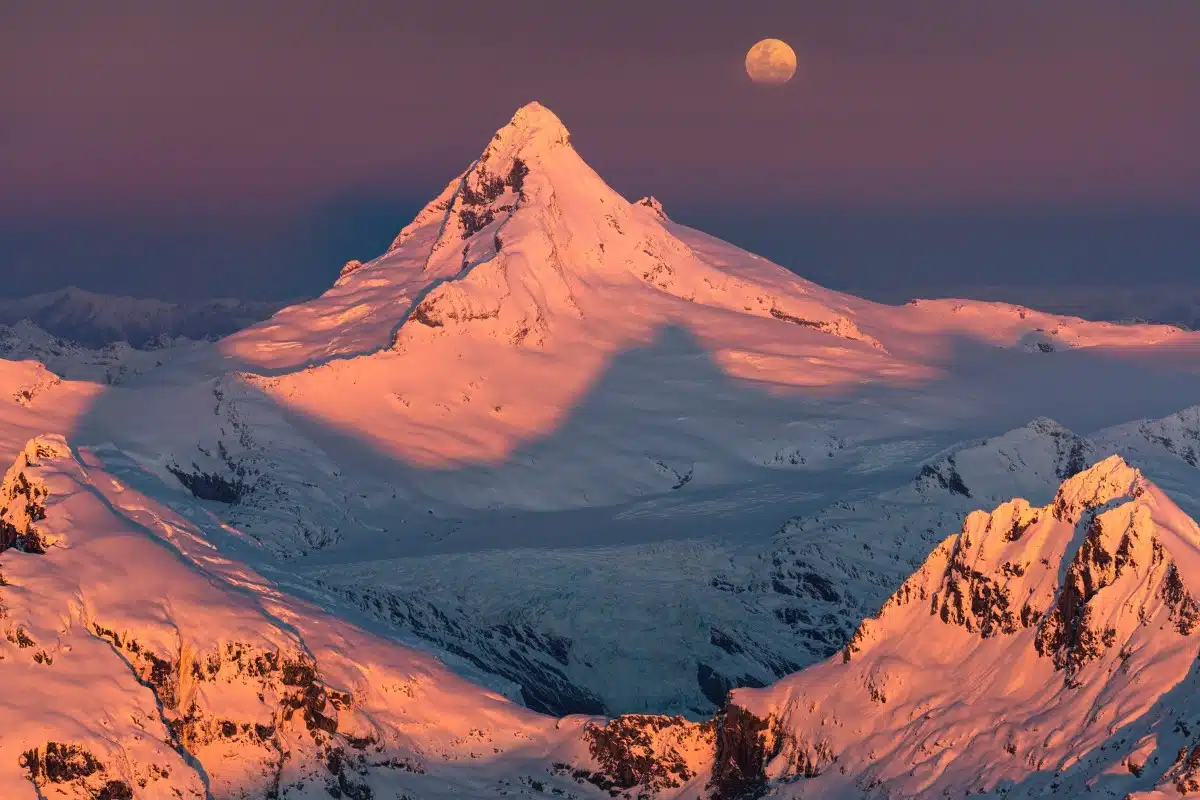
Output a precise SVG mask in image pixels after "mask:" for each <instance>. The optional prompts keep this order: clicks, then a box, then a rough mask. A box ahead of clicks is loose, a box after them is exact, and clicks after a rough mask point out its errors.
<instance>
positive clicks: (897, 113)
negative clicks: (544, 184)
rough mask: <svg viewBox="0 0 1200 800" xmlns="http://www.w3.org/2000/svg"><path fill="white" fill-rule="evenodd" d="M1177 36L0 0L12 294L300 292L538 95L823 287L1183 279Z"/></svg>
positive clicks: (975, 17) (870, 21)
mask: <svg viewBox="0 0 1200 800" xmlns="http://www.w3.org/2000/svg"><path fill="white" fill-rule="evenodd" d="M766 37H775V38H780V39H784V40H785V41H788V42H789V43H790V44H791V45H792V46H793V47H794V48H795V50H796V52H797V54H798V60H799V70H798V72H797V76H796V78H795V79H793V81H792V82H790V83H789V84H787V85H785V86H761V85H756V84H753V83H751V82H750V81H749V80H748V79H747V78H746V75H745V73H744V70H743V58H744V55H745V52H746V50H747V49H748V48H749V47H750V46H751V45H752V44H753V43H754V42H755V41H757V40H758V39H761V38H766ZM1197 42H1200V2H1196V0H1006V2H1003V3H992V2H983V1H982V0H980V1H979V2H974V1H971V0H905V2H903V3H897V2H895V0H838V2H826V1H825V0H821V1H820V2H817V0H811V1H810V0H781V1H780V2H766V1H759V2H755V1H754V0H743V2H737V3H734V2H729V1H728V0H722V1H721V2H714V1H713V0H686V1H685V0H654V2H646V1H645V0H638V1H637V2H628V0H608V2H605V3H561V2H554V1H553V0H541V1H540V2H531V1H529V0H506V2H504V3H495V2H476V1H475V0H460V1H459V2H456V3H442V2H425V3H423V4H418V3H417V2H415V0H405V1H404V2H393V1H389V2H382V1H381V2H365V1H361V0H357V1H356V0H346V2H341V3H330V2H326V1H325V0H320V1H319V2H318V1H317V0H289V2H286V3H284V2H276V1H274V0H272V1H268V0H237V1H236V2H232V1H230V0H208V1H207V2H205V3H161V2H126V1H125V0H110V1H109V2H105V3H78V2H73V0H0V275H3V276H4V280H3V285H2V287H0V293H3V294H10V295H13V294H22V293H28V292H33V291H42V290H48V289H53V288H58V287H60V286H63V285H65V284H68V283H73V284H75V285H79V286H83V287H84V288H89V289H93V290H100V291H112V292H119V293H129V294H138V295H153V296H161V297H166V298H169V299H185V298H192V297H204V296H215V295H234V296H246V297H255V298H288V297H299V296H304V295H308V294H312V293H314V292H319V291H320V290H321V289H322V288H324V287H326V286H328V285H329V284H330V283H331V282H332V280H333V278H334V277H335V276H336V273H337V270H338V269H339V268H340V266H341V264H342V263H344V262H345V261H346V260H348V259H350V258H359V259H364V260H365V259H368V258H371V257H373V256H374V255H377V254H378V253H379V252H381V251H382V250H383V249H384V248H385V247H386V244H387V242H388V241H389V240H390V239H391V238H392V236H394V235H395V233H396V232H397V231H398V230H399V229H400V228H401V227H403V225H404V224H406V223H407V222H408V220H409V219H410V218H411V217H412V215H413V214H414V213H415V212H416V211H417V210H418V209H419V208H420V207H421V206H422V205H423V204H424V203H425V202H426V201H427V200H428V199H430V198H431V197H433V196H434V195H435V194H436V193H437V192H438V190H440V189H441V188H442V187H443V186H444V185H445V183H446V181H447V180H449V179H450V178H451V177H453V176H454V175H456V174H458V173H459V172H460V171H461V170H462V169H463V168H464V167H465V166H466V165H467V164H468V163H469V162H470V161H471V160H472V159H473V158H474V157H475V156H477V155H478V153H479V152H480V151H481V150H482V148H483V147H484V146H485V145H486V143H487V141H488V139H489V138H490V136H491V134H492V132H493V131H495V130H496V129H497V128H499V127H500V126H502V125H503V124H504V123H505V122H506V121H507V120H508V118H509V117H510V116H511V115H512V113H513V111H515V110H516V108H517V107H519V106H520V105H522V104H524V103H526V102H528V101H530V100H539V101H541V102H542V103H544V104H546V105H548V106H549V107H550V108H551V109H553V110H554V111H555V112H556V113H557V114H558V115H559V116H560V117H561V118H562V119H563V121H564V122H565V124H566V125H567V126H568V128H570V129H571V132H572V141H573V143H574V144H575V146H576V148H577V149H578V150H579V151H580V153H581V155H582V156H583V157H584V158H585V160H587V161H588V162H589V163H590V164H591V165H592V166H593V167H594V168H595V169H596V170H597V171H598V172H599V173H600V174H601V175H602V176H604V177H605V178H606V180H608V181H609V183H610V184H612V185H613V186H614V188H616V189H617V190H618V191H620V192H622V193H624V194H625V195H626V196H628V197H630V198H631V199H635V198H637V197H639V196H642V195H645V194H654V195H655V196H657V197H658V198H659V199H660V200H662V201H663V203H664V204H665V206H666V208H667V211H668V213H670V214H671V215H672V216H673V217H674V218H676V219H677V220H680V221H682V222H685V223H688V224H694V225H696V226H697V227H702V228H704V229H706V230H708V231H710V232H712V233H714V234H717V235H720V236H722V237H724V238H727V239H729V240H731V241H734V242H735V243H737V244H740V245H742V246H744V247H747V248H748V249H751V250H754V251H756V252H760V253H762V254H764V255H766V256H768V257H770V258H773V259H774V260H776V261H778V262H779V263H782V264H784V265H785V266H788V267H790V268H792V269H795V270H796V271H798V272H800V273H802V274H805V275H806V276H807V277H810V278H813V279H814V280H819V281H822V282H824V283H827V284H828V285H831V286H835V287H855V288H864V287H865V289H864V290H865V291H868V292H869V291H871V290H873V289H879V290H882V289H884V288H887V289H889V290H891V289H899V290H904V289H906V288H908V287H914V289H917V288H926V287H928V288H934V289H936V288H937V287H938V286H948V285H950V284H951V283H955V284H956V285H960V286H961V285H971V284H981V285H982V284H997V283H1014V282H1016V283H1022V282H1032V283H1046V284H1063V283H1070V282H1078V281H1080V280H1087V281H1092V282H1113V283H1120V282H1122V281H1127V280H1129V279H1130V276H1131V275H1133V274H1136V276H1137V278H1138V280H1141V281H1143V282H1152V283H1161V284H1164V285H1167V284H1172V283H1174V284H1195V283H1197V277H1198V276H1197V273H1196V270H1197V268H1198V267H1200V147H1197V145H1196V142H1198V141H1200V100H1198V98H1200V46H1197V44H1196V43H1197Z"/></svg>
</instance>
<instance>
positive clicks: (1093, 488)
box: [1054, 455, 1142, 520]
mask: <svg viewBox="0 0 1200 800" xmlns="http://www.w3.org/2000/svg"><path fill="white" fill-rule="evenodd" d="M1141 480H1142V474H1141V473H1140V472H1139V471H1138V470H1137V469H1135V468H1134V467H1131V466H1129V464H1127V463H1126V462H1125V459H1123V458H1121V457H1120V456H1118V455H1112V456H1109V457H1108V458H1106V459H1104V460H1103V461H1100V462H1098V463H1097V464H1094V465H1093V466H1091V467H1089V468H1088V469H1085V470H1084V471H1082V472H1080V473H1079V474H1078V475H1075V476H1073V477H1071V478H1068V479H1067V480H1066V481H1064V482H1063V484H1062V486H1060V487H1059V489H1058V494H1057V495H1056V496H1055V498H1054V510H1055V515H1056V516H1057V517H1058V518H1059V519H1064V520H1076V519H1078V518H1079V515H1080V513H1082V512H1083V511H1084V510H1086V509H1089V508H1097V507H1099V506H1102V505H1105V504H1107V503H1111V502H1112V501H1113V500H1117V499H1120V498H1122V497H1129V496H1131V495H1133V493H1134V491H1135V488H1136V486H1137V485H1138V484H1139V483H1140V482H1141Z"/></svg>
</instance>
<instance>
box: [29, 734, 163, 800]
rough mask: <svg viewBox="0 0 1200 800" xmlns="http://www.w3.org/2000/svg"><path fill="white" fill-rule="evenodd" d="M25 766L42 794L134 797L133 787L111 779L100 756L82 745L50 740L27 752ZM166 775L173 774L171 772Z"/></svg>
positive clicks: (114, 799) (109, 799)
mask: <svg viewBox="0 0 1200 800" xmlns="http://www.w3.org/2000/svg"><path fill="white" fill-rule="evenodd" d="M21 766H23V767H24V768H25V769H26V770H27V771H28V773H29V781H30V783H32V784H33V785H34V786H35V787H37V789H38V790H39V792H40V793H42V794H53V795H59V794H68V793H69V794H75V795H77V796H78V795H83V796H84V797H88V798H94V800H133V796H134V795H133V787H131V786H130V785H129V784H128V783H127V782H126V781H123V780H119V779H114V778H111V777H110V776H109V774H108V771H107V770H106V769H105V768H104V765H103V764H101V763H100V762H99V761H98V760H96V757H95V756H93V755H92V754H91V753H90V752H88V750H87V749H86V748H84V747H81V746H79V745H73V744H63V743H61V742H46V743H45V744H44V745H42V746H40V747H37V748H34V749H32V750H28V751H26V752H25V753H24V754H23V755H22V756H21ZM163 777H169V773H167V775H164V776H163Z"/></svg>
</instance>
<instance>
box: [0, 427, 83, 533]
mask: <svg viewBox="0 0 1200 800" xmlns="http://www.w3.org/2000/svg"><path fill="white" fill-rule="evenodd" d="M69 454H70V448H69V447H67V444H66V442H65V441H64V440H63V439H61V438H56V437H41V438H38V439H34V440H33V441H31V442H30V443H29V444H28V445H26V447H25V450H24V451H23V452H22V453H21V454H20V455H19V456H18V457H17V460H16V463H14V464H13V465H12V467H10V468H9V470H8V472H7V473H6V474H5V476H4V480H3V482H0V552H2V551H4V550H6V549H8V548H10V547H15V548H16V549H18V550H22V551H24V552H26V553H44V552H46V545H47V542H46V541H45V539H44V538H43V537H42V535H41V534H39V533H38V531H37V528H36V527H35V525H34V524H35V523H37V522H40V521H41V520H43V519H45V518H46V505H45V499H46V495H47V494H48V490H47V488H46V486H45V484H44V483H42V482H41V481H40V480H38V479H37V478H36V477H31V476H30V474H29V470H30V468H31V467H35V466H37V465H38V463H39V462H40V460H42V459H46V458H59V457H62V456H67V455H69Z"/></svg>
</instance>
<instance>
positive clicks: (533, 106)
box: [480, 102, 571, 163]
mask: <svg viewBox="0 0 1200 800" xmlns="http://www.w3.org/2000/svg"><path fill="white" fill-rule="evenodd" d="M570 141H571V132H570V131H568V130H567V127H566V126H565V125H563V123H562V120H560V119H559V118H558V116H557V115H556V114H555V113H554V112H553V111H551V110H550V109H548V108H546V107H545V106H544V105H542V104H541V103H538V102H533V103H528V104H526V105H523V106H521V107H520V108H518V109H517V113H515V114H513V116H512V119H510V120H509V121H508V124H507V125H505V126H504V127H503V128H501V129H500V130H498V131H496V135H495V136H493V137H492V141H491V143H490V144H489V145H488V148H487V150H485V151H484V153H483V156H482V157H481V158H480V163H486V162H488V161H491V160H494V157H495V156H501V157H507V158H515V157H518V156H522V157H524V158H525V159H527V160H528V159H529V157H530V155H531V154H533V153H537V152H542V151H544V150H547V149H552V148H555V147H559V146H563V145H569V144H570Z"/></svg>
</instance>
